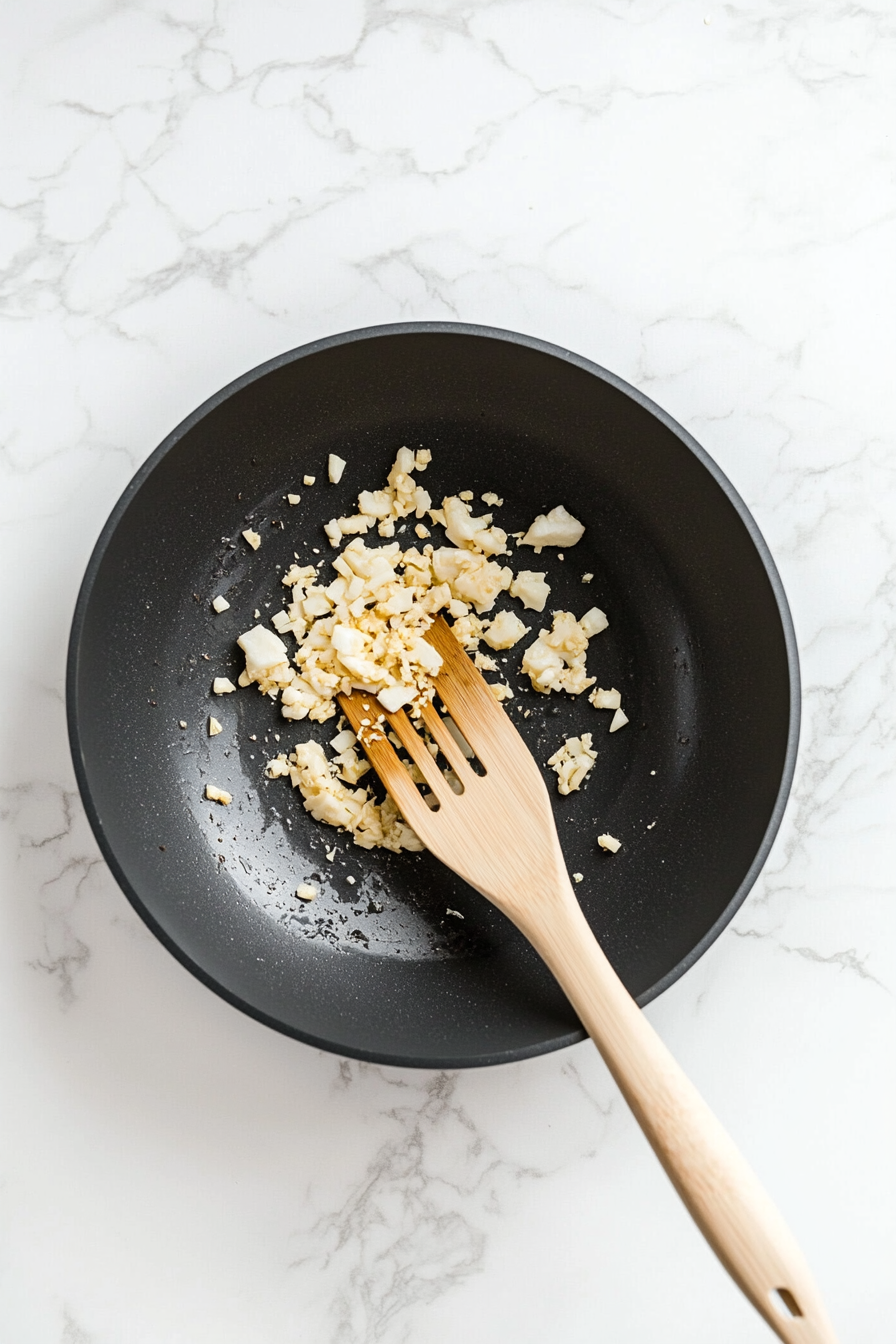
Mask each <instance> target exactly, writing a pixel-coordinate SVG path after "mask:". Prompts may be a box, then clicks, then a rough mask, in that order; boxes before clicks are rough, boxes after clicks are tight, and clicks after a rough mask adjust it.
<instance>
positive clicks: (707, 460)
mask: <svg viewBox="0 0 896 1344" xmlns="http://www.w3.org/2000/svg"><path fill="white" fill-rule="evenodd" d="M430 334H432V335H441V334H448V335H460V336H473V337H480V338H484V339H489V340H496V341H504V342H506V343H508V344H511V345H518V346H523V347H526V348H528V349H530V350H534V351H537V352H539V353H540V354H545V355H550V356H552V357H554V358H558V359H561V360H563V361H565V362H566V363H569V364H572V365H574V366H575V367H577V368H579V369H581V370H582V371H583V372H585V373H588V374H591V375H592V376H594V377H597V378H599V379H600V380H601V381H603V382H605V383H607V384H608V385H609V386H611V387H613V388H614V389H615V390H616V391H618V392H620V393H622V394H623V395H624V396H626V397H628V398H630V399H631V400H633V401H634V402H635V403H636V404H637V405H638V406H640V407H641V408H642V409H643V410H645V411H647V412H648V413H649V414H650V415H652V416H653V417H654V418H655V419H657V420H659V422H660V423H661V424H662V425H664V426H665V428H666V429H668V430H669V431H670V432H671V433H672V434H674V435H675V437H676V438H677V439H678V440H679V441H680V442H681V443H682V444H683V445H684V446H685V447H686V448H687V449H688V450H689V451H690V452H691V453H692V454H693V455H694V456H695V457H696V458H697V460H698V462H700V464H701V465H702V466H703V468H704V469H705V470H706V471H707V472H708V473H709V475H710V476H711V477H712V478H713V480H714V481H715V483H716V485H718V487H719V488H720V489H721V490H722V492H723V494H724V495H725V496H726V497H727V499H728V501H729V503H730V504H731V505H732V507H733V508H734V510H735V512H736V513H737V515H738V517H739V519H740V521H741V522H742V524H743V525H744V527H745V529H746V531H747V534H748V535H749V537H750V540H751V542H752V544H753V546H754V548H755V550H756V553H757V555H758V556H759V559H760V560H761V562H762V565H763V568H764V570H765V572H766V575H767V577H768V580H769V585H770V587H771V590H772V594H773V596H774V600H775V605H776V607H777V611H778V616H779V619H780V621H781V630H782V635H783V639H784V646H785V652H786V660H787V671H788V677H789V683H790V686H789V692H790V694H789V717H788V731H787V743H786V748H785V753H784V762H783V768H782V771H781V781H780V784H779V787H778V791H777V795H776V798H775V803H774V806H773V808H772V810H771V814H770V816H769V820H768V824H767V826H766V829H765V832H764V834H763V837H762V841H761V843H760V844H759V846H758V848H757V851H756V854H755V857H754V858H753V861H752V863H751V864H750V867H749V868H748V870H747V872H746V874H745V875H744V878H743V880H742V881H741V883H740V885H739V887H738V888H737V890H736V891H735V893H734V895H733V896H732V897H731V899H730V900H729V902H728V903H727V905H726V906H725V908H724V910H723V911H722V913H721V914H720V915H719V916H718V918H717V919H716V920H715V922H714V923H713V924H712V925H711V926H710V928H709V929H708V930H707V931H706V933H705V934H704V935H703V937H702V938H701V939H700V940H699V941H698V942H697V943H696V944H695V945H694V947H693V948H692V949H691V950H690V952H688V953H687V955H686V956H684V957H682V958H681V960H680V961H679V962H677V963H676V965H675V966H673V967H672V969H671V970H670V971H668V972H667V973H666V974H665V975H664V976H662V977H661V978H660V979H659V980H658V981H657V982H656V983H655V984H653V985H651V986H650V988H649V989H647V990H645V991H644V992H643V993H642V994H640V995H638V997H637V1000H636V1001H637V1003H638V1004H639V1005H640V1006H641V1007H642V1008H643V1007H644V1006H645V1005H646V1004H648V1003H650V1002H652V1001H653V1000H654V999H656V998H658V997H659V995H660V994H662V993H663V992H664V991H665V990H666V989H668V988H669V987H670V986H671V985H672V984H674V983H675V982H676V981H677V980H679V979H681V977H682V976H683V975H685V974H686V972H687V971H689V970H690V969H691V967H692V966H694V965H695V964H696V962H697V961H699V959H700V958H701V957H702V956H703V954H704V953H705V952H706V951H707V950H708V949H709V948H710V947H711V946H712V944H713V943H714V942H715V941H716V939H717V938H718V937H719V935H720V934H721V933H722V931H723V929H725V928H726V927H727V925H728V924H729V923H730V922H731V920H732V919H733V918H734V915H735V914H736V913H737V911H738V910H739V909H740V907H741V906H742V905H743V903H744V901H745V900H746V898H747V895H748V894H749V892H750V891H751V889H752V887H753V886H754V884H755V882H756V879H757V878H758V876H759V874H760V872H761V870H762V868H763V867H764V865H765V861H766V859H767V858H768V855H769V853H770V851H771V848H772V845H773V843H774V841H775V838H776V836H777V833H778V830H779V829H780V825H781V821H782V819H783V816H784V811H785V808H786V806H787V801H788V799H789V796H790V791H791V787H792V784H793V777H794V773H795V770H796V761H797V755H798V749H799V735H800V715H801V686H800V666H799V654H798V650H797V641H796V632H795V629H794V624H793V618H792V615H791V612H790V606H789V604H788V601H787V597H786V594H785V591H784V586H783V583H782V581H781V577H780V575H779V573H778V569H777V566H776V565H775V562H774V559H773V558H772V554H771V551H770V549H769V546H768V544H767V542H766V540H765V538H764V536H763V535H762V532H761V531H760V529H759V526H758V524H757V522H756V520H755V518H754V517H753V515H752V513H751V512H750V510H749V509H748V507H747V505H746V504H745V502H744V500H743V499H742V498H741V496H740V494H739V493H738V492H737V490H736V489H735V487H734V486H733V485H732V483H731V481H730V480H729V479H728V477H727V476H726V475H725V473H724V472H723V471H722V469H721V468H720V467H719V465H718V464H717V463H716V462H715V461H714V460H713V458H711V457H710V455H709V454H708V453H707V452H706V450H705V449H704V448H703V447H701V445H700V444H699V443H698V442H697V440H696V439H695V438H694V437H693V436H692V435H691V434H689V433H688V431H687V430H686V429H684V427H683V426H682V425H680V424H679V423H678V422H677V421H676V420H675V419H674V418H673V417H672V416H671V415H669V413H668V412H666V411H665V410H663V408H662V407H661V406H658V405H657V404H656V402H654V401H652V400H651V398H650V397H648V396H646V395H645V393H643V392H642V391H641V390H640V389H639V388H636V387H634V386H632V384H630V383H628V382H626V381H625V379H623V378H620V377H619V376H618V375H616V374H614V373H612V372H611V371H610V370H608V369H605V368H604V367H603V366H602V365H600V364H596V363H595V362H594V361H592V360H589V359H587V358H585V356H583V355H579V354H576V353H575V352H574V351H571V350H569V349H567V348H566V347H564V346H558V345H555V344H553V343H552V342H550V341H545V340H543V339H541V338H540V337H537V336H529V335H526V334H523V333H521V332H516V331H511V330H507V329H504V328H501V327H493V326H486V325H480V324H477V323H468V322H451V321H431V322H390V323H381V324H378V325H375V326H370V327H359V328H355V329H352V330H350V331H344V332H337V333H335V334H333V335H330V336H324V337H320V338H318V339H317V340H314V341H310V342H307V343H305V344H303V345H299V346H296V347H294V348H292V349H290V350H287V351H283V352H282V353H281V354H279V355H275V356H273V357H272V358H271V359H268V360H265V361H264V362H263V363H261V364H258V365H256V366H255V367H254V368H252V369H250V370H248V371H247V372H246V373H243V374H241V375H240V376H239V377H237V378H235V379H233V380H232V381H231V382H229V383H227V384H226V385H225V386H224V387H222V388H220V389H219V390H218V391H217V392H215V393H213V394H212V396H210V397H208V398H207V399H206V400H205V401H203V402H202V403H201V405H199V406H198V407H197V408H196V409H195V410H194V411H192V412H191V413H190V414H189V415H188V416H186V417H185V418H184V419H183V420H181V421H180V423H179V424H178V425H176V426H175V428H174V429H173V430H171V432H170V433H169V434H167V435H166V437H165V438H164V439H163V440H162V441H161V443H160V444H159V445H158V447H157V448H155V450H154V451H153V452H152V453H150V455H149V456H148V457H147V459H146V461H145V462H143V463H142V465H141V466H140V467H139V468H138V469H137V471H136V472H135V473H134V475H133V477H132V478H131V480H130V481H129V482H128V484H127V485H126V487H125V489H124V490H123V491H122V493H121V495H120V496H119V498H118V500H117V501H116V503H115V505H114V507H113V508H112V510H111V512H110V514H109V516H108V518H107V519H106V522H105V524H104V525H103V528H102V529H101V531H100V534H99V536H98V537H97V540H96V542H95V544H94V547H93V550H92V552H91V555H90V559H89V561H88V563H87V567H86V570H85V573H84V578H83V579H82V582H81V586H80V589H79V592H78V598H77V602H76V604H75V609H74V614H73V617H72V624H71V631H70V635H69V643H68V650H67V656H66V690H65V705H66V719H67V726H68V738H69V748H70V751H71V756H72V763H73V766H74V771H75V778H76V780H77V784H78V790H79V792H80V795H81V800H82V803H83V805H84V810H85V813H86V815H87V819H88V821H89V823H90V827H91V830H92V831H93V834H94V836H95V838H96V841H97V844H98V845H99V848H100V852H101V853H102V856H103V858H104V860H105V862H106V864H107V865H108V867H109V869H110V871H111V872H112V875H113V877H114V878H115V880H116V882H117V883H118V885H119V887H120V888H121V890H122V892H123V893H124V895H125V897H126V898H127V900H128V901H129V902H130V904H131V905H132V906H133V908H134V909H135V911H136V912H137V914H138V915H139V916H140V918H141V919H142V920H143V922H144V923H145V924H146V925H147V927H148V928H149V929H150V930H151V931H152V933H153V934H155V936H156V938H158V940H159V941H160V942H161V943H162V945H163V946H164V947H165V948H167V950H168V951H169V952H170V953H171V954H172V956H174V957H175V958H176V959H177V960H178V961H179V962H180V963H181V965H182V966H184V967H185V968H186V969H187V970H188V971H190V973H191V974H192V975H194V976H195V977H196V978H197V979H198V980H199V981H200V982H201V983H202V984H204V985H205V986H206V987H207V988H209V989H211V990H212V991H213V992H214V993H215V994H217V995H218V996H219V997H220V998H222V999H224V1000H225V1002H227V1003H229V1004H230V1005H231V1007H233V1008H237V1009H239V1010H240V1011H241V1012H243V1013H246V1014H247V1015H248V1016H250V1017H252V1018H254V1019H255V1020H256V1021H258V1022H261V1023H263V1024H264V1025H265V1026H268V1027H271V1028H273V1029H274V1030H275V1031H279V1032H280V1033H281V1034H283V1035H286V1036H289V1037H291V1038H292V1039H294V1040H299V1041H302V1042H303V1043H304V1044H306V1045H309V1046H313V1047H316V1048H317V1049H321V1050H326V1051H327V1052H328V1053H333V1054H337V1055H340V1056H343V1057H347V1058H351V1059H358V1060H362V1061H365V1062H369V1063H376V1064H384V1065H390V1066H394V1067H399V1068H422V1069H433V1070H438V1069H460V1068H485V1067H489V1066H492V1065H497V1064H505V1063H513V1062H515V1061H517V1060H522V1059H531V1058H534V1057H536V1056H538V1055H543V1054H550V1053H552V1052H553V1051H556V1050H562V1049H565V1048H566V1047H568V1046H570V1045H574V1044H576V1043H577V1042H579V1041H582V1040H584V1039H586V1035H585V1032H584V1031H582V1030H579V1031H574V1032H569V1033H567V1034H565V1035H563V1036H560V1037H555V1038H553V1039H552V1040H551V1041H549V1042H548V1043H544V1042H539V1043H537V1044H534V1045H531V1046H523V1047H519V1048H516V1049H512V1050H506V1051H493V1052H485V1053H483V1054H482V1055H477V1056H475V1057H473V1058H471V1057H464V1058H462V1059H457V1058H455V1057H445V1058H441V1057H435V1058H434V1057H426V1058H423V1057H420V1056H414V1055H404V1054H394V1053H390V1052H388V1051H371V1050H364V1049H360V1048H354V1047H351V1046H348V1045H345V1044H342V1043H335V1042H332V1041H329V1040H326V1039H323V1038H321V1037H318V1036H316V1035H314V1034H313V1033H311V1032H307V1031H302V1030H300V1029H298V1028H296V1027H293V1026H289V1025H287V1024H286V1023H283V1022H280V1021H278V1020H277V1019H276V1018H274V1017H272V1016H271V1015H270V1014H268V1013H265V1012H264V1011H263V1010H262V1009H260V1008H258V1007H256V1006H255V1005H253V1004H251V1003H249V1002H247V1001H246V1000H244V999H242V998H240V996H239V995H236V994H234V993H233V992H232V991H231V990H229V989H228V988H227V986H226V985H223V984H222V983H220V982H219V981H218V980H216V979H215V978H214V977H213V976H211V975H210V974H209V973H208V972H207V971H206V970H205V969H204V968H203V967H202V966H201V965H200V964H199V963H198V962H196V961H194V960H193V958H192V957H190V956H188V955H187V954H186V952H184V950H183V949H182V948H180V947H179V946H178V945H177V943H176V942H175V941H174V940H173V939H171V938H170V937H169V936H168V934H167V933H166V932H165V930H164V929H163V928H162V927H161V925H160V924H159V923H158V921H157V920H156V919H155V917H154V916H153V914H152V912H151V911H150V910H149V909H148V908H147V906H146V905H145V904H144V902H143V900H142V898H141V897H140V895H139V893H138V892H137V890H136V888H135V887H134V886H133V884H132V883H131V881H130V879H129V878H128V876H127V874H126V873H125V872H124V869H123V868H122V866H121V864H120V863H119V861H118V858H117V856H116V854H115V851H114V848H113V846H112V845H111V843H110V841H109V839H108V836H107V835H106V832H105V828H104V826H103V822H102V818H101V816H100V814H99V810H98V808H97V806H96V803H95V801H94V798H93V794H92V791H91V787H90V781H89V777H88V771H87V765H86V762H85V759H84V755H83V750H82V742H81V735H80V731H79V723H78V706H77V687H78V680H79V678H78V672H79V664H80V649H81V637H82V634H83V630H84V625H85V620H86V614H87V610H88V607H89V604H90V599H91V595H92V592H93V587H94V583H95V581H96V577H97V574H98V573H99V569H100V566H101V565H102V562H103V559H104V557H105V553H106V549H107V547H108V546H109V543H110V541H111V539H112V537H113V536H114V534H115V532H116V530H117V528H118V526H119V524H120V522H121V519H122V517H123V515H124V514H125V512H126V510H127V508H128V506H129V505H130V503H131V501H132V499H133V498H134V496H135V495H136V494H137V493H138V491H139V490H140V489H141V487H142V486H143V484H144V483H145V481H146V480H147V479H148V478H149V476H150V475H151V474H152V472H153V471H154V470H155V468H156V467H157V465H158V464H159V463H160V462H161V461H162V459H163V458H164V457H166V456H167V454H168V453H169V452H171V450H172V449H173V448H174V447H176V445H177V444H178V443H179V441H180V440H181V439H182V438H183V437H184V435H186V434H187V433H189V431H190V430H191V429H192V428H193V427H194V426H195V425H196V424H198V423H199V422H200V421H201V420H203V419H204V418H205V417H206V416H207V415H208V414H209V413H210V412H212V411H213V410H215V409H216V408H217V407H218V406H220V405H221V404H222V403H223V402H225V401H227V400H228V399H229V398H230V397H232V396H234V395H235V394H236V393H238V392H240V391H242V389H243V388H245V387H248V386H249V385H250V384H251V383H253V382H256V381H257V380H258V379H260V378H263V377H265V376H266V375H267V374H268V373H271V372H274V371H275V370H277V369H279V368H282V367H284V366H286V365H288V364H291V363H293V362H295V361H296V360H299V359H303V358H306V357H307V356H309V355H315V354H318V353H319V352H321V351H324V350H328V349H332V348H333V347H336V346H340V345H348V344H352V343H354V342H360V341H367V340H375V339H377V338H380V337H383V336H403V335H430Z"/></svg>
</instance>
